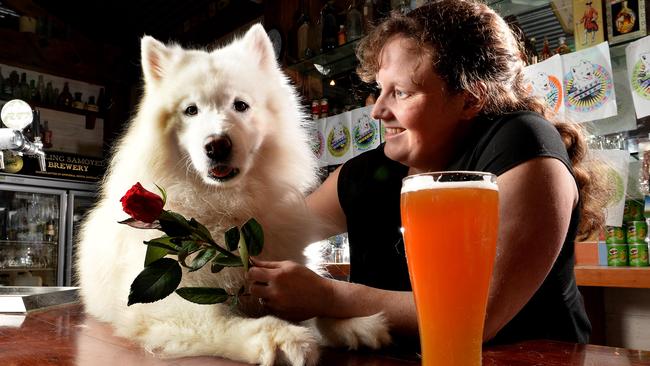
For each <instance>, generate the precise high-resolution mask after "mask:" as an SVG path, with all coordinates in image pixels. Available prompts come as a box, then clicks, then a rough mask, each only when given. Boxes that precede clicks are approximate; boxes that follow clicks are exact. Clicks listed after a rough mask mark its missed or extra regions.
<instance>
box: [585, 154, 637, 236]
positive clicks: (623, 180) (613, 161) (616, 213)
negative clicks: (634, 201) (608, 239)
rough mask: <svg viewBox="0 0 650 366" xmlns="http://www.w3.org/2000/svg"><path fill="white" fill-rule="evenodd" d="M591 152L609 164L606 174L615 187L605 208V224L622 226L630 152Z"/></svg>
mask: <svg viewBox="0 0 650 366" xmlns="http://www.w3.org/2000/svg"><path fill="white" fill-rule="evenodd" d="M591 153H592V154H593V155H592V156H593V158H594V159H598V160H601V161H603V162H604V163H605V164H606V165H607V173H606V174H607V178H608V180H609V184H610V185H611V186H612V187H614V188H615V191H614V196H613V197H612V198H611V199H610V201H609V202H608V204H607V207H606V208H605V214H606V219H605V225H607V226H622V225H623V210H624V208H625V196H626V194H627V180H628V176H629V174H628V172H629V169H630V164H629V162H630V153H629V152H627V150H591Z"/></svg>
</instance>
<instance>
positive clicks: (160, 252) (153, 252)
mask: <svg viewBox="0 0 650 366" xmlns="http://www.w3.org/2000/svg"><path fill="white" fill-rule="evenodd" d="M167 254H169V250H168V249H165V248H161V247H157V246H153V245H148V246H147V254H146V255H145V257H144V266H145V267H146V266H148V265H150V264H151V263H153V262H155V261H157V260H158V259H160V258H163V257H164V256H166V255H167Z"/></svg>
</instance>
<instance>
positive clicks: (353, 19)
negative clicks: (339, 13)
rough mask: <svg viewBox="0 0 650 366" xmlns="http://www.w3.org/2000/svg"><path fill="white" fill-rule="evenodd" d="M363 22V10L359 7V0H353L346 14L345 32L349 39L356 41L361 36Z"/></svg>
mask: <svg viewBox="0 0 650 366" xmlns="http://www.w3.org/2000/svg"><path fill="white" fill-rule="evenodd" d="M362 23H363V21H362V20H361V12H360V11H359V9H357V2H356V1H355V0H352V4H351V5H350V8H348V12H347V14H346V15H345V32H346V39H347V40H348V41H354V40H355V39H358V38H361V36H362V35H363V29H362V28H363V24H362Z"/></svg>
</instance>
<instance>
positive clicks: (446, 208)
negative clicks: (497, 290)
mask: <svg viewBox="0 0 650 366" xmlns="http://www.w3.org/2000/svg"><path fill="white" fill-rule="evenodd" d="M498 195H499V192H498V188H497V183H496V176H494V175H493V174H490V173H484V172H439V173H424V174H416V175H411V176H408V177H406V178H404V179H403V181H402V193H401V215H402V230H403V235H404V244H405V248H406V259H407V262H408V270H409V275H410V278H411V285H412V287H413V294H414V297H415V306H416V308H417V314H418V325H419V329H420V343H421V346H422V365H424V366H433V365H438V366H439V365H444V366H454V365H459V366H474V365H476V366H480V365H481V346H482V340H483V324H484V322H485V311H486V306H487V295H488V286H489V283H490V278H491V276H492V267H493V265H494V257H495V250H496V242H497V231H498V223H499V217H498V213H499V212H498V210H499V207H498V206H499V205H498V202H499V197H498Z"/></svg>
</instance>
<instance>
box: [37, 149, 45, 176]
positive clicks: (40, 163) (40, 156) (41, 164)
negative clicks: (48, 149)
mask: <svg viewBox="0 0 650 366" xmlns="http://www.w3.org/2000/svg"><path fill="white" fill-rule="evenodd" d="M37 157H38V166H39V167H40V168H41V171H42V172H44V171H45V153H44V152H43V150H41V151H39V152H38V153H37Z"/></svg>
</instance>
